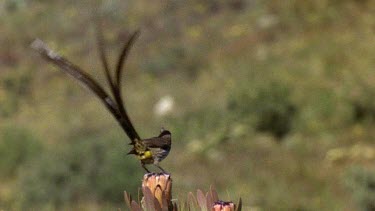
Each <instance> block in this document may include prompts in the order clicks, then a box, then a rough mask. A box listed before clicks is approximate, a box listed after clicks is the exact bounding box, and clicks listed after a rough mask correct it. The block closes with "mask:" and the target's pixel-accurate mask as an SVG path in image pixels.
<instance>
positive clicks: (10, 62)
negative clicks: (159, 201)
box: [0, 0, 375, 210]
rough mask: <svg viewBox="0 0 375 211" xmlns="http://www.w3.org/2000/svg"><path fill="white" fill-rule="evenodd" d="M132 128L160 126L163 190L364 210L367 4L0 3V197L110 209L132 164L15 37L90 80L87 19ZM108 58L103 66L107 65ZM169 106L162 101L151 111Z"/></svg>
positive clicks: (145, 131)
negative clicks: (169, 136) (166, 148)
mask: <svg viewBox="0 0 375 211" xmlns="http://www.w3.org/2000/svg"><path fill="white" fill-rule="evenodd" d="M96 16H101V17H102V21H103V26H104V37H105V39H106V41H107V52H108V54H109V57H110V61H111V64H114V63H115V60H116V58H117V55H118V52H119V50H120V49H121V47H122V44H123V43H124V41H125V40H126V39H127V38H128V37H129V35H130V33H131V32H133V31H134V30H137V29H140V30H141V35H140V37H139V39H138V40H137V41H136V43H135V45H134V48H133V49H132V51H131V54H130V56H129V58H128V61H127V64H126V73H125V74H124V78H123V80H124V81H123V82H124V83H123V85H124V87H123V92H124V98H125V101H126V106H127V109H128V111H129V113H130V117H131V119H132V120H133V123H134V125H135V127H136V129H137V130H138V132H139V133H140V134H141V136H142V137H150V136H154V135H155V134H157V133H158V132H159V130H160V128H161V127H162V126H163V127H165V128H168V129H169V130H171V131H172V133H173V148H172V151H171V153H170V155H169V156H168V158H167V159H165V160H164V161H163V162H162V166H163V167H164V168H165V169H167V170H168V171H169V172H170V173H171V174H172V177H173V182H174V189H173V191H174V197H175V198H178V199H179V200H180V201H183V199H184V198H186V196H187V193H188V192H189V191H193V192H194V191H195V190H196V189H197V188H201V189H204V190H207V189H208V188H209V186H210V185H214V186H215V187H216V189H217V190H218V192H219V195H220V196H221V198H222V199H224V200H237V199H238V198H239V197H240V196H241V197H242V199H243V202H244V206H245V210H375V172H374V170H375V169H374V163H375V149H374V146H375V143H374V140H375V139H374V138H375V125H374V123H375V39H374V38H375V1H370V0H361V1H357V0H341V1H329V0H305V1H297V0H287V1H277V0H271V1H262V0H227V1H224V0H219V1H217V0H204V1H198V0H192V1H180V0H176V1H147V0H129V1H120V0H114V1H95V0H93V1H88V0H87V1H71V0H69V1H57V0H51V1H44V0H34V1H32V0H3V1H1V2H0V32H1V35H0V46H1V47H0V181H1V182H0V210H30V209H34V210H115V209H117V208H122V209H125V208H124V203H123V195H122V193H123V191H124V190H127V191H129V192H131V193H133V195H137V188H138V187H139V185H140V180H141V178H142V176H143V174H144V171H143V169H141V167H140V166H139V163H138V161H137V160H136V159H135V158H134V157H131V156H126V153H127V152H128V150H129V146H128V145H127V143H128V141H129V140H128V138H127V137H126V136H125V134H124V133H123V131H122V130H121V128H120V127H119V126H118V124H117V123H116V122H115V120H114V119H113V118H112V116H110V115H109V113H108V112H107V110H106V109H105V108H104V107H103V106H102V105H101V104H100V102H99V101H98V100H97V99H96V98H95V97H94V96H93V95H92V94H91V93H90V92H88V91H87V90H85V89H83V88H82V87H81V86H79V85H78V84H77V83H76V81H74V80H72V79H71V78H69V77H67V76H66V75H65V74H63V73H61V72H60V71H58V69H56V68H55V67H53V66H52V65H51V64H49V63H47V62H45V61H44V60H42V59H41V58H40V56H39V55H37V53H36V52H34V51H32V50H31V49H30V47H29V45H30V43H31V42H32V40H34V39H35V38H40V39H42V40H43V41H45V42H46V43H47V44H48V45H49V46H50V47H51V48H52V49H55V50H56V51H57V52H59V53H60V54H62V55H64V56H66V57H67V58H69V59H70V60H71V61H72V62H74V63H76V64H78V65H79V66H81V67H82V68H83V69H85V70H87V72H89V73H90V74H93V75H94V76H95V78H97V79H98V80H99V81H100V82H101V83H102V84H105V81H104V75H103V74H102V72H101V71H102V67H101V64H100V61H99V59H98V53H97V48H96V43H95V36H94V30H93V29H94V28H93V24H92V23H93V21H92V20H93V18H94V17H96ZM113 66H114V65H113ZM162 102H164V103H165V102H167V104H168V103H169V105H170V108H169V110H166V111H160V110H158V109H157V107H158V105H159V104H160V103H162Z"/></svg>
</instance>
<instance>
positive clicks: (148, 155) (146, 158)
mask: <svg viewBox="0 0 375 211" xmlns="http://www.w3.org/2000/svg"><path fill="white" fill-rule="evenodd" d="M138 157H139V159H140V160H141V161H142V162H143V163H146V164H151V163H153V162H154V157H153V156H152V152H151V151H145V152H144V153H143V154H142V155H138Z"/></svg>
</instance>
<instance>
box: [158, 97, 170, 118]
mask: <svg viewBox="0 0 375 211" xmlns="http://www.w3.org/2000/svg"><path fill="white" fill-rule="evenodd" d="M173 107H174V99H173V97H171V96H170V95H166V96H164V97H162V98H160V100H159V101H158V102H157V103H156V104H155V106H154V114H155V115H156V116H159V117H160V116H165V115H168V114H169V113H170V112H171V111H172V110H173Z"/></svg>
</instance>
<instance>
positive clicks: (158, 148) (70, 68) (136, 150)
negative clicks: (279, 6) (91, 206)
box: [31, 27, 172, 173]
mask: <svg viewBox="0 0 375 211" xmlns="http://www.w3.org/2000/svg"><path fill="white" fill-rule="evenodd" d="M97 29H98V30H97V33H96V34H97V41H98V49H99V56H100V60H101V62H102V65H103V69H104V74H105V76H106V79H107V82H108V85H109V88H110V92H111V95H110V94H108V93H107V92H106V91H105V90H104V88H103V87H102V86H101V85H100V84H99V83H98V82H97V81H96V80H95V79H94V78H93V77H91V76H90V75H89V74H88V73H86V72H85V71H83V70H82V69H81V68H80V67H78V66H77V65H75V64H73V63H71V62H70V61H68V60H67V59H65V58H64V57H62V56H60V55H59V54H57V53H55V52H54V51H52V50H50V49H49V48H48V46H47V45H46V44H45V43H43V41H41V40H39V39H36V40H35V41H33V43H32V44H31V47H32V48H33V49H35V50H36V51H38V52H39V54H41V56H42V57H43V58H44V59H45V60H47V61H49V62H51V63H53V64H54V65H56V66H57V67H58V68H59V69H60V70H62V71H63V72H65V73H66V74H68V75H70V76H72V77H73V78H75V79H76V80H78V81H79V82H80V84H81V85H83V86H84V87H86V88H88V89H89V90H91V91H92V92H93V93H94V94H95V95H96V96H97V97H98V98H99V99H100V100H101V102H102V103H103V104H104V105H105V107H106V108H107V109H108V110H109V112H110V113H111V114H112V115H113V117H114V118H115V119H116V120H117V122H118V123H119V124H120V126H121V128H122V129H123V130H124V131H125V133H126V134H127V136H128V137H129V138H130V143H129V144H130V145H132V146H133V147H132V149H131V150H130V152H129V153H128V154H134V155H135V156H136V157H137V158H138V159H139V160H140V161H141V165H142V167H143V168H144V169H145V170H146V171H147V172H150V171H149V170H148V169H147V168H146V166H145V164H154V165H155V166H157V167H158V168H159V169H160V170H161V171H162V172H164V173H165V170H164V169H163V168H162V167H160V165H159V162H160V161H162V160H163V159H164V158H165V157H167V156H168V154H169V151H170V150H171V144H172V142H171V132H169V131H168V130H165V129H164V128H163V129H162V130H161V132H160V134H159V135H158V136H156V137H152V138H148V139H142V138H140V136H139V135H138V133H137V131H136V130H135V129H134V127H133V124H132V123H131V121H130V118H129V116H128V114H127V111H126V108H125V104H124V101H123V99H122V95H121V76H122V72H123V65H124V62H125V60H126V57H127V55H128V53H129V50H130V48H131V46H132V44H133V43H134V41H135V39H136V38H137V36H138V35H139V32H138V31H136V32H134V33H133V34H132V35H131V36H130V38H129V39H128V40H127V42H126V43H125V45H124V47H123V49H122V51H121V53H120V55H119V58H118V62H117V64H116V70H115V72H114V75H113V73H111V71H110V68H109V65H108V62H107V57H106V54H105V50H104V40H103V36H102V32H101V29H100V27H97Z"/></svg>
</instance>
